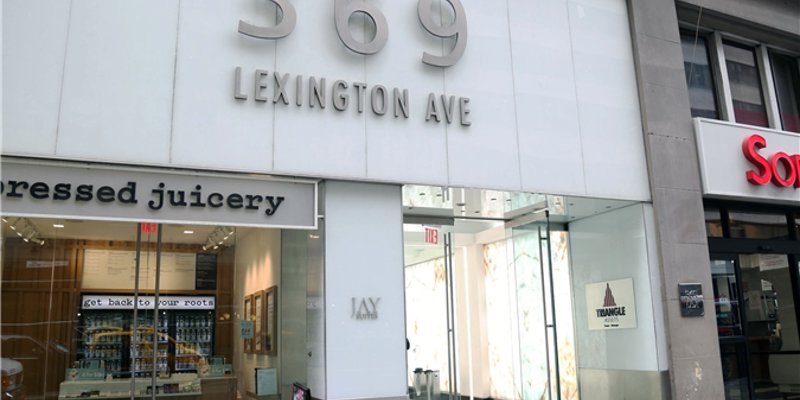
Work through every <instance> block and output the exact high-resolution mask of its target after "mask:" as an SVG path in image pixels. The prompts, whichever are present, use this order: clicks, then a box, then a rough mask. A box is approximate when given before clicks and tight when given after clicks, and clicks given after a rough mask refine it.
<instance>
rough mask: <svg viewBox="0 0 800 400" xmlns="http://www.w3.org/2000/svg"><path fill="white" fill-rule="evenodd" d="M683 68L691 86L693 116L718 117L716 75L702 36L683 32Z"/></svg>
mask: <svg viewBox="0 0 800 400" xmlns="http://www.w3.org/2000/svg"><path fill="white" fill-rule="evenodd" d="M681 48H682V49H683V68H684V72H685V73H686V84H687V86H688V87H689V104H690V106H691V109H692V117H704V118H718V114H717V100H716V96H715V94H714V77H713V75H712V73H711V65H710V64H709V62H708V46H707V44H706V39H705V38H704V37H701V36H695V35H689V34H682V35H681Z"/></svg>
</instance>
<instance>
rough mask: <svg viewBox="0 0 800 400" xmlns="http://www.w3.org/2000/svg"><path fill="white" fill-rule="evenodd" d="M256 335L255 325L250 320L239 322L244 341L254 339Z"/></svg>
mask: <svg viewBox="0 0 800 400" xmlns="http://www.w3.org/2000/svg"><path fill="white" fill-rule="evenodd" d="M254 333H255V323H254V322H253V321H252V320H249V319H243V320H240V321H239V336H240V337H241V338H242V339H252V338H253V336H254Z"/></svg>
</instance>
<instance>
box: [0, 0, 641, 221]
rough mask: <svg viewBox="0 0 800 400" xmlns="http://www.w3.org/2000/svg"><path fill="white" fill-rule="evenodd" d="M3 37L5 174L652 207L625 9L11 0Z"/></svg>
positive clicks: (601, 2) (448, 1)
mask: <svg viewBox="0 0 800 400" xmlns="http://www.w3.org/2000/svg"><path fill="white" fill-rule="evenodd" d="M119 21H129V22H130V23H119ZM136 21H147V29H142V26H141V24H140V23H138V22H136ZM3 22H4V25H3V29H4V32H5V33H6V35H5V36H4V38H6V39H4V42H3V52H4V53H3V54H4V60H6V62H5V63H4V64H3V73H4V76H7V77H11V78H10V79H6V80H5V81H4V83H5V85H4V87H3V94H4V107H5V108H4V113H3V115H4V120H3V132H4V135H3V138H2V149H3V154H4V155H19V156H23V155H24V156H34V157H36V156H40V157H47V158H59V159H69V160H91V161H99V162H112V163H123V164H133V165H159V166H169V167H177V168H190V169H205V170H223V171H237V172H255V173H265V174H276V175H283V176H311V177H315V178H331V179H342V180H355V181H369V182H396V183H413V184H425V185H436V186H448V187H478V188H492V189H498V190H515V191H516V190H518V191H530V192H538V193H559V194H569V195H579V196H595V197H604V198H619V199H629V200H648V199H649V197H650V192H649V186H648V184H647V165H646V162H645V157H644V144H643V135H642V127H641V118H640V112H639V101H638V90H637V85H636V77H635V70H634V61H633V52H632V51H631V48H632V42H631V37H630V27H629V23H628V15H627V6H626V2H625V1H624V0H610V1H609V0H580V1H578V0H558V1H554V2H553V1H527V0H525V1H523V0H513V1H509V2H493V1H485V0H444V1H431V0H411V1H380V2H379V1H373V0H368V1H360V0H359V1H356V0H336V1H329V2H324V3H318V2H312V1H300V0H274V1H264V0H233V1H202V0H200V1H183V2H179V1H167V2H144V3H140V2H136V3H117V2H99V3H97V4H94V3H92V4H88V3H83V2H67V1H62V2H54V3H52V4H50V3H48V5H44V4H39V3H37V2H29V1H20V0H12V1H9V2H5V3H4V4H3ZM42 26H44V27H47V29H46V30H43V29H42V28H41V27H42ZM97 32H102V34H97ZM30 49H37V51H31V50H30ZM53 88H55V89H56V90H55V92H54V91H53V90H54V89H53ZM36 93H52V94H53V95H52V96H44V97H43V96H38V95H35V94H36ZM609 154H613V155H614V156H613V157H610V156H609ZM554 166H555V167H554ZM542 171H550V172H548V173H543V172H542ZM125 183H126V182H122V187H124V185H125ZM117 188H120V187H117ZM147 189H148V190H150V189H151V188H150V187H148V188H147ZM204 189H205V186H204ZM167 190H169V189H167ZM184 190H191V188H189V189H184ZM187 193H188V192H187ZM206 194H207V193H205V192H204V195H206ZM281 207H286V204H284V205H283V206H281Z"/></svg>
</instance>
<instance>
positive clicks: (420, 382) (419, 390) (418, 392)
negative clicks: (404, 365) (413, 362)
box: [414, 368, 427, 399]
mask: <svg viewBox="0 0 800 400" xmlns="http://www.w3.org/2000/svg"><path fill="white" fill-rule="evenodd" d="M426 383H427V381H426V379H425V371H423V370H422V368H417V369H415V370H414V398H415V399H419V398H422V395H423V394H424V393H425V392H426V391H427V385H426Z"/></svg>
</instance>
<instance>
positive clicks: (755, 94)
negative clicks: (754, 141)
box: [722, 42, 768, 126]
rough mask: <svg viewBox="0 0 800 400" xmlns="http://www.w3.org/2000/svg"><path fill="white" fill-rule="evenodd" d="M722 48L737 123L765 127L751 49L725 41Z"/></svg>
mask: <svg viewBox="0 0 800 400" xmlns="http://www.w3.org/2000/svg"><path fill="white" fill-rule="evenodd" d="M722 48H723V52H724V53H725V66H726V67H727V70H728V81H729V82H730V87H731V97H732V100H733V112H734V117H735V120H736V122H738V123H741V124H748V125H757V126H768V122H767V110H766V107H765V106H764V96H763V95H762V93H761V79H760V77H759V73H758V65H757V63H756V54H755V51H754V49H753V48H751V47H746V46H742V45H739V44H734V43H729V42H724V43H723V45H722Z"/></svg>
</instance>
